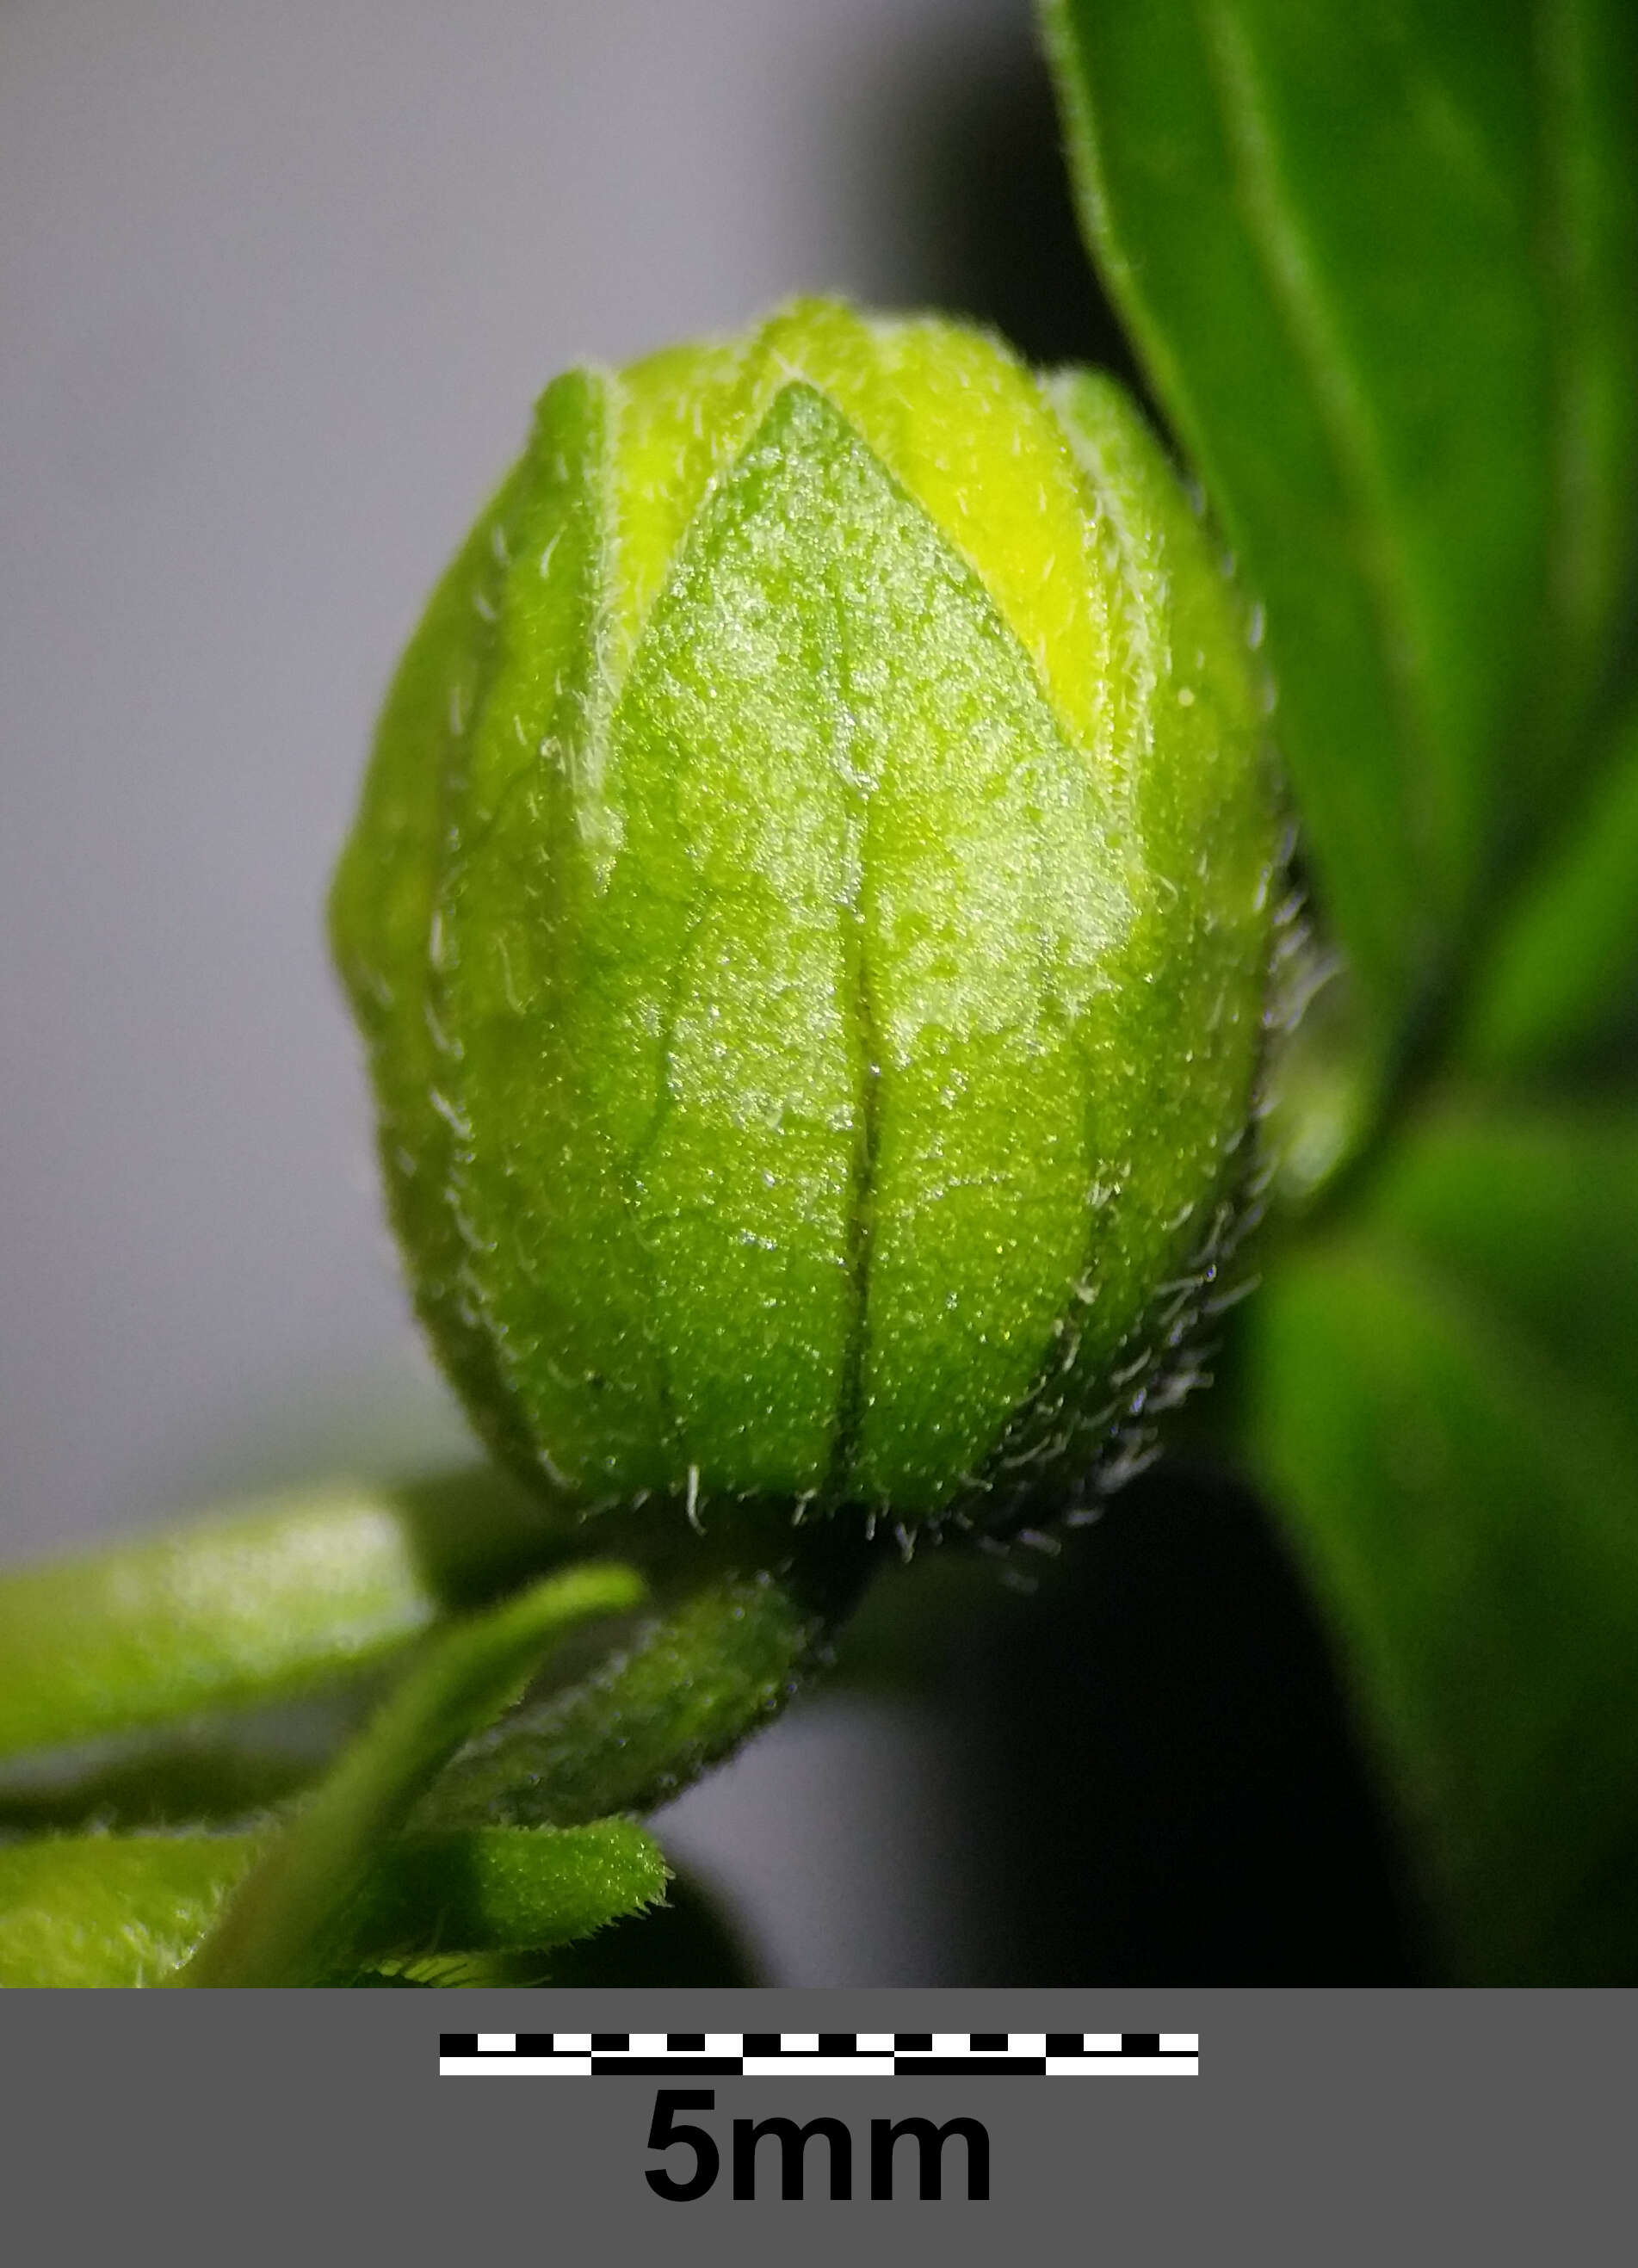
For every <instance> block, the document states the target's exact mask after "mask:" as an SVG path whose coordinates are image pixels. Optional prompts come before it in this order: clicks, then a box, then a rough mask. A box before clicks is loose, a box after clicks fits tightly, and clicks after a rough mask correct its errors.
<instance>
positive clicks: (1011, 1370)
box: [333, 302, 1274, 1521]
mask: <svg viewBox="0 0 1638 2268" xmlns="http://www.w3.org/2000/svg"><path fill="white" fill-rule="evenodd" d="M1260 742H1261V732H1260V725H1259V714H1258V701H1257V698H1256V696H1255V691H1254V689H1253V686H1252V684H1251V674H1250V657H1249V655H1248V653H1247V652H1246V642H1245V636H1244V630H1243V623H1242V621H1241V619H1240V616H1239V614H1238V612H1237V610H1236V605H1235V604H1234V602H1233V600H1232V597H1231V594H1230V593H1228V591H1227V590H1226V588H1225V585H1224V584H1223V582H1222V579H1221V575H1220V572H1219V570H1218V568H1217V565H1216V563H1215V562H1214V557H1213V556H1212V552H1211V549H1210V547H1209V544H1208V542H1207V540H1206V536H1205V535H1204V534H1203V533H1202V531H1201V529H1200V528H1199V526H1198V524H1197V522H1196V519H1195V518H1194V517H1193V515H1192V513H1191V512H1190V510H1189V508H1188V505H1187V504H1186V502H1185V500H1184V497H1183V494H1182V492H1181V490H1179V488H1178V486H1177V482H1176V480H1175V478H1174V476H1173V475H1172V473H1171V472H1170V470H1169V467H1168V466H1167V464H1166V462H1165V460H1164V459H1163V458H1162V455H1161V453H1160V452H1159V450H1158V449H1157V447H1156V446H1155V442H1154V440H1153V439H1152V438H1151V437H1150V436H1149V434H1148V433H1147V431H1146V429H1145V428H1144V427H1143V425H1142V424H1141V423H1140V420H1139V419H1138V417H1137V416H1136V415H1135V413H1134V412H1133V409H1131V408H1130V407H1129V406H1128V404H1127V403H1126V402H1125V400H1124V399H1123V398H1122V396H1121V395H1120V394H1119V393H1118V389H1116V388H1115V387H1113V386H1111V385H1110V383H1109V382H1108V381H1106V380H1104V379H1099V378H1096V377H1092V376H1088V375H1087V374H1085V373H1081V372H1064V373H1061V374H1058V375H1054V376H1048V377H1040V376H1037V375H1035V374H1033V373H1031V372H1029V371H1028V370H1026V369H1024V368H1022V366H1021V365H1019V364H1018V363H1017V362H1016V361H1015V360H1014V358H1013V357H1011V356H1010V355H1009V354H1008V353H1007V351H1006V350H1005V349H1004V348H1002V347H1001V346H1000V344H998V342H996V341H995V340H994V339H992V338H991V337H989V336H987V335H983V334H980V333H978V332H976V331H973V330H970V329H966V328H961V327H959V326H956V325H953V324H950V323H946V322H940V321H934V320H905V321H881V320H866V319H864V318H861V317H860V316H859V315H857V314H855V313H852V312H851V311H850V310H848V309H846V308H845V307H842V306H835V305H830V304H826V303H814V302H807V303H802V304H800V305H797V306H792V307H790V308H787V309H786V310H785V311H783V312H781V313H778V314H777V315H775V316H774V317H773V319H772V320H771V321H769V322H768V323H767V324H765V325H764V327H763V328H761V329H760V330H758V331H757V332H756V333H755V334H754V335H751V336H749V337H747V338H744V339H740V340H735V341H734V342H729V343H727V344H711V345H704V346H691V347H683V348H678V349H675V350H672V351H669V352H667V353H663V354H660V355H656V356H654V357H653V358H652V359H650V360H648V361H646V362H643V363H639V364H638V365H636V366H635V367H634V368H632V369H630V370H627V371H623V372H620V373H619V374H617V375H615V374H610V373H609V372H601V371H594V370H579V371H573V372H569V373H568V374H567V375H566V376H564V377H563V378H560V379H557V381H556V383H555V384H554V385H552V386H551V387H549V388H548V390H547V392H546V394H544V395H543V397H542V401H541V403H540V406H539V409H538V411H537V413H536V416H535V428H534V431H533V434H532V436H531V438H530V441H529V444H528V449H527V450H526V452H525V453H524V456H523V458H522V459H521V460H520V463H519V464H518V465H517V466H516V468H514V469H513V472H512V473H511V475H509V476H508V478H507V479H506V481H505V483H504V484H503V486H502V488H501V489H500V491H499V493H498V495H497V497H495V499H494V500H493V502H492V503H491V505H490V507H489V509H488V510H487V511H486V512H484V514H483V517H482V519H480V520H479V522H478V525H477V527H476V529H475V530H474V532H473V534H472V535H471V536H470V538H469V541H468V542H467V545H466V548H465V549H463V550H462V551H461V554H460V556H458V557H457V559H456V560H455V562H454V565H453V566H452V567H451V568H450V570H449V571H448V573H447V574H446V578H445V579H444V581H443V583H442V584H441V585H440V586H439V590H438V591H437V593H436V594H435V595H434V597H433V600H432V605H431V607H430V608H429V610H428V612H427V615H426V618H425V620H424V622H423V623H422V626H421V628H420V630H418V631H417V634H416V637H415V638H414V640H413V641H412V643H411V644H410V646H409V652H407V654H406V655H405V657H404V659H403V662H402V666H401V667H400V670H399V673H398V676H397V679H396V681H395V684H394V686H393V689H392V690H391V693H390V695H389V696H388V698H387V705H386V711H385V713H384V716H383V718H382V720H381V724H380V733H379V738H378V740H377V743H376V747H375V753H374V758H373V763H372V766H371V769H370V772H369V777H368V779H367V781H366V784H365V791H364V798H363V806H362V809H361V811H360V814H359V816H358V824H357V828H356V831H355V833H354V835H353V837H352V840H351V843H350V846H349V848H348V850H347V852H346V854H345V857H344V858H343V863H342V866H341V871H340V873H339V875H338V877H337V880H336V893H335V900H334V907H333V917H334V932H335V940H336V953H337V955H338V958H339V961H340V963H341V967H342V968H343V972H344V975H345V978H346V981H347V983H348V986H349V988H350V992H351V996H352V999H353V1002H354V1005H355V1007H356V1009H357V1012H358V1018H359V1020H360V1022H361V1023H362V1025H363V1027H364V1029H365V1034H366V1035H367V1037H368V1040H369V1043H370V1047H371V1052H372V1057H373V1072H374V1080H375V1086H376V1092H377V1096H378V1101H379V1104H380V1126H381V1147H382V1155H383V1158H384V1160H385V1164H386V1170H387V1179H388V1182H389V1186H390V1191H391V1199H392V1206H393V1211H394V1216H395V1222H396V1226H397V1228H398V1232H399V1235H400V1237H401V1239H402V1244H403V1248H404V1251H405V1254H406V1256H407V1258H408V1262H409V1270H410V1273H411V1276H412V1278H413V1281H414V1285H415V1290H416V1295H417V1304H418V1306H419V1308H420V1311H421V1314H422V1315H423V1317H424V1320H425V1322H426V1323H427V1325H428V1327H429V1328H430V1330H431V1332H432V1337H433V1340H434V1342H435V1344H436V1345H437V1348H438V1351H439V1355H440V1357H441V1359H442V1360H443V1362H444V1364H445V1366H446V1369H447V1370H448V1372H449V1374H450V1376H451V1377H452V1379H453V1380H454V1382H455V1384H456V1386H457V1387H458V1388H459V1389H460V1391H461V1394H462V1395H463V1396H464V1398H465V1400H466V1402H467V1404H468V1406H469V1409H470V1410H471V1412H472V1415H473V1416H474V1418H476V1421H477V1422H478V1424H479V1425H480V1427H481V1428H482V1429H483V1432H485V1434H486V1435H487V1437H488V1438H489V1439H490V1440H491V1443H492V1444H493V1446H495V1447H497V1448H498V1450H500V1451H501V1452H502V1453H503V1454H505V1455H506V1456H507V1457H508V1458H509V1459H510V1460H511V1461H512V1462H515V1463H520V1464H522V1465H525V1466H528V1467H531V1468H534V1469H539V1470H541V1471H543V1472H544V1473H545V1474H546V1475H547V1476H548V1477H549V1478H550V1480H551V1481H552V1482H553V1483H554V1484H558V1485H562V1486H566V1487H567V1488H569V1489H571V1490H572V1491H576V1492H577V1493H579V1495H580V1496H581V1497H582V1498H583V1499H584V1500H585V1502H586V1503H587V1506H588V1507H589V1506H596V1505H599V1504H601V1503H603V1502H608V1501H612V1500H616V1499H625V1498H630V1497H631V1496H633V1495H636V1494H638V1492H640V1491H660V1490H675V1491H687V1492H688V1495H689V1498H690V1502H691V1503H692V1502H694V1501H696V1500H697V1499H703V1498H705V1497H706V1496H709V1495H711V1494H712V1493H720V1492H723V1491H732V1492H734V1493H736V1494H747V1493H757V1494H763V1493H766V1494H771V1495H778V1496H780V1497H784V1498H787V1499H788V1498H795V1499H819V1500H820V1501H821V1502H822V1503H826V1504H842V1503H856V1504H859V1505H860V1506H865V1507H867V1508H869V1509H871V1510H873V1511H888V1512H890V1513H891V1516H892V1517H894V1518H896V1519H898V1520H902V1521H911V1520H916V1519H920V1518H925V1517H926V1516H928V1515H932V1514H934V1513H938V1512H940V1511H941V1509H943V1508H945V1507H948V1506H950V1505H951V1504H952V1502H955V1501H957V1500H959V1499H961V1497H962V1496H963V1491H966V1490H967V1489H968V1488H969V1487H970V1486H971V1485H973V1484H980V1485H992V1484H994V1483H995V1481H996V1479H997V1476H1006V1475H1012V1474H1015V1473H1018V1472H1021V1471H1023V1470H1025V1469H1030V1468H1032V1467H1033V1466H1035V1465H1037V1464H1039V1463H1040V1462H1042V1461H1043V1460H1044V1458H1046V1457H1047V1456H1048V1455H1049V1454H1051V1453H1052V1452H1053V1451H1059V1452H1063V1451H1071V1450H1073V1451H1074V1453H1075V1454H1077V1455H1079V1456H1081V1459H1082V1461H1083V1462H1084V1459H1085V1456H1086V1454H1087V1453H1088V1451H1089V1450H1091V1449H1093V1448H1096V1445H1097V1440H1099V1439H1101V1438H1104V1437H1106V1436H1107V1434H1108V1432H1109V1431H1110V1426H1111V1424H1112V1423H1114V1422H1116V1421H1118V1418H1120V1416H1121V1414H1122V1412H1123V1411H1125V1410H1126V1409H1127V1408H1128V1407H1129V1405H1130V1403H1131V1401H1132V1399H1133V1395H1134V1394H1135V1393H1136V1392H1137V1391H1138V1386H1137V1381H1138V1378H1139V1373H1140V1371H1141V1370H1143V1369H1145V1368H1146V1367H1147V1366H1148V1365H1149V1364H1150V1363H1151V1362H1157V1361H1162V1360H1163V1359H1164V1357H1165V1351H1166V1345H1167V1343H1168V1341H1173V1342H1175V1341H1176V1340H1177V1338H1178V1337H1180V1333H1181V1327H1182V1323H1183V1320H1184V1309H1185V1307H1188V1306H1189V1305H1190V1303H1191V1298H1192V1287H1193V1285H1194V1283H1195V1281H1196V1279H1199V1278H1202V1277H1206V1276H1209V1273H1210V1268H1211V1258H1210V1254H1211V1248H1212V1245H1213V1240H1214V1238H1216V1237H1218V1236H1220V1235H1221V1226H1222V1210H1221V1208H1222V1205H1223V1201H1224V1199H1225V1196H1226V1194H1227V1193H1228V1192H1229V1191H1230V1190H1231V1189H1232V1187H1233V1185H1234V1182H1235V1180H1236V1174H1237V1172H1238V1166H1237V1161H1236V1154H1235V1153H1236V1149H1237V1147H1238V1145H1240V1142H1241V1138H1242V1136H1243V1132H1244V1130H1245V1126H1246V1123H1247V1117H1248V1112H1249V1108H1250V1102H1251V1090H1252V1085H1253V1080H1254V1077H1255V1072H1256V1067H1257V1064H1258V1053H1259V1041H1260V1031H1261V1020H1262V1001H1263V992H1264V983H1265V968H1266V963H1267V958H1268V946H1269V923H1270V914H1269V898H1270V895H1271V894H1270V889H1269V877H1270V873H1271V868H1272V865H1273V855H1274V852H1273V832H1274V821H1273V807H1272V801H1271V797H1270V793H1269V790H1268V786H1267V783H1266V780H1265V770H1264V765H1263V761H1262V754H1261V746H1260ZM1202 1253H1204V1254H1205V1255H1206V1257H1205V1259H1204V1260H1202V1259H1201V1257H1200V1256H1201V1255H1202Z"/></svg>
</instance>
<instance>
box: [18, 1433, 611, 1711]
mask: <svg viewBox="0 0 1638 2268" xmlns="http://www.w3.org/2000/svg"><path fill="white" fill-rule="evenodd" d="M579 1540H580V1539H579V1536H578V1534H577V1530H576V1525H575V1522H574V1521H572V1520H571V1519H568V1518H566V1517H565V1516H563V1515H560V1514H557V1513H555V1512H554V1509H553V1507H552V1506H550V1503H547V1502H544V1501H542V1500H539V1499H531V1498H528V1497H526V1496H525V1495H524V1494H523V1492H522V1491H520V1490H519V1489H518V1488H517V1487H515V1486H514V1485H513V1484H512V1483H510V1482H508V1481H505V1480H504V1479H502V1478H501V1477H500V1476H498V1475H496V1474H492V1473H490V1472H486V1471H483V1470H475V1471H472V1472H467V1473H460V1474H455V1475H450V1476H445V1477H442V1478H439V1479H434V1480H427V1481H421V1482H411V1483H404V1484H398V1485H396V1486H383V1485H376V1484H356V1483H350V1482H339V1483H331V1484H328V1485H326V1486H324V1487H322V1488H317V1489H308V1490H302V1491H295V1492H293V1493H291V1494H290V1495H288V1496H279V1497H275V1498H270V1499H267V1500H265V1501H264V1502H262V1503H259V1504H254V1505H247V1506H242V1507H240V1509H239V1510H237V1511H236V1512H234V1513H232V1514H230V1515H225V1516H223V1517H220V1518H218V1519H214V1520H201V1521H197V1522H196V1523H195V1524H193V1525H192V1526H190V1527H186V1528H175V1529H171V1530H167V1531H166V1532H165V1533H163V1534H161V1535H156V1536H152V1537H150V1538H147V1539H144V1541H142V1542H140V1543H128V1544H124V1545H122V1546H121V1547H119V1548H118V1549H117V1550H112V1551H105V1552H102V1553H100V1554H98V1555H96V1556H94V1557H87V1558H84V1559H75V1560H63V1561H60V1562H58V1563H56V1564H55V1565H49V1566H44V1567H26V1568H21V1569H18V1570H17V1571H16V1572H11V1573H8V1574H6V1575H4V1576H3V1577H0V1658H4V1662H5V1676H4V1680H3V1681H0V1756H13V1755H17V1754H18V1753H20V1752H22V1751H24V1750H26V1749H38V1748H44V1747H57V1746H61V1745H64V1744H66V1743H68V1742H75V1741H85V1740H89V1739H92V1738H94V1737H95V1736H96V1735H98V1734H103V1733H107V1732H124V1731H127V1730H129V1729H132V1728H135V1727H141V1726H144V1725H155V1724H160V1723H163V1722H165V1721H166V1720H167V1719H176V1718H181V1717H188V1716H191V1715H193V1714H194V1713H196V1712H198V1711H202V1710H205V1709H216V1708H223V1707H227V1706H230V1705H235V1704H240V1703H244V1702H247V1701H259V1700H265V1699H269V1698H271V1697H277V1696H279V1695H282V1694H287V1693H291V1692H297V1691H299V1690H302V1689H303V1688H304V1687H306V1686H310V1685H312V1684H314V1683H316V1682H317V1681H319V1680H321V1679H323V1678H326V1677H336V1676H339V1675H344V1674H347V1673H350V1672H352V1671H354V1670H356V1669H358V1668H362V1667H365V1666H367V1665H368V1664H370V1663H372V1662H374V1661H380V1660H381V1659H383V1658H385V1657H386V1656H387V1655H388V1654H390V1653H393V1652H394V1651H395V1650H397V1649H399V1648H401V1647H402V1646H407V1645H408V1644H409V1642H410V1641H411V1640H412V1639H414V1638H418V1637H420V1636H421V1634H422V1633H423V1632H424V1631H425V1630H426V1629H427V1628H428V1626H429V1625H430V1624H432V1623H433V1622H434V1621H435V1620H436V1619H437V1618H438V1617H439V1616H440V1615H442V1614H446V1613H447V1612H448V1611H450V1609H452V1608H455V1607H461V1606H469V1605H473V1604H476V1603H477V1602H479V1601H480V1600H482V1599H483V1598H485V1597H488V1596H490V1595H492V1594H493V1592H494V1591H495V1590H496V1589H498V1587H500V1586H501V1584H503V1583H504V1582H505V1581H506V1580H517V1579H518V1578H519V1577H520V1575H521V1574H523V1573H525V1572H531V1573H533V1572H539V1571H540V1570H541V1569H542V1567H543V1566H546V1565H551V1564H552V1562H553V1561H554V1560H556V1559H559V1558H561V1557H563V1556H564V1554H565V1552H567V1551H568V1550H572V1549H575V1548H577V1546H578V1544H579Z"/></svg>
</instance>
